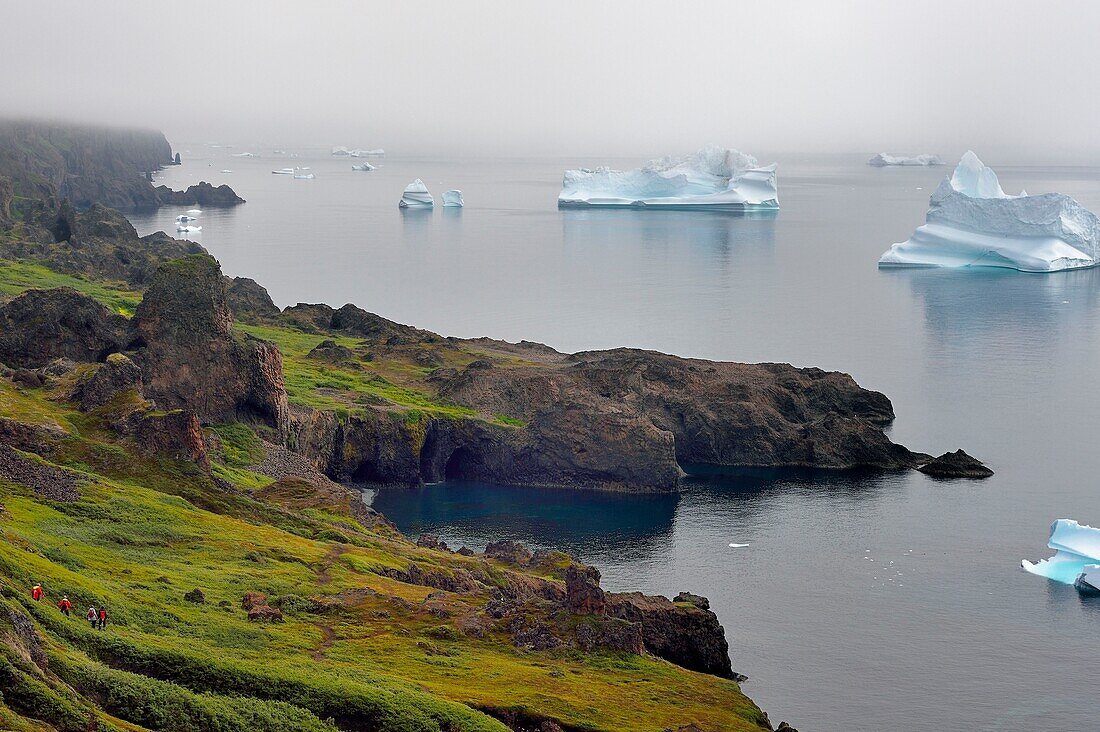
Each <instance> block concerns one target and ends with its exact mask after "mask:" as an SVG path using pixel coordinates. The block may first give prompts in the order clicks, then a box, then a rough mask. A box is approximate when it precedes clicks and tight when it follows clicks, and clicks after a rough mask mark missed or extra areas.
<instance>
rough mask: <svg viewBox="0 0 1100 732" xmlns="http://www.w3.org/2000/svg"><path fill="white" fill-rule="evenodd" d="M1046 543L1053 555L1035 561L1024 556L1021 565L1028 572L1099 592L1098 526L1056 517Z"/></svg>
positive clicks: (1099, 545)
mask: <svg viewBox="0 0 1100 732" xmlns="http://www.w3.org/2000/svg"><path fill="white" fill-rule="evenodd" d="M1047 546H1049V547H1050V548H1051V549H1054V550H1055V553H1054V556H1053V557H1051V558H1050V559H1040V560H1039V561H1038V562H1029V561H1028V560H1026V559H1024V560H1021V561H1020V565H1021V566H1022V567H1023V568H1024V569H1025V570H1027V571H1028V572H1030V573H1031V574H1037V575H1039V576H1040V577H1046V578H1047V579H1052V580H1054V581H1055V582H1061V583H1062V584H1065V585H1074V586H1075V587H1077V589H1078V590H1081V591H1082V592H1086V593H1091V592H1096V591H1100V529H1094V528H1093V527H1091V526H1082V525H1081V524H1079V523H1077V522H1076V521H1074V520H1073V519H1058V520H1057V521H1055V522H1054V523H1053V524H1051V527H1050V541H1048V542H1047Z"/></svg>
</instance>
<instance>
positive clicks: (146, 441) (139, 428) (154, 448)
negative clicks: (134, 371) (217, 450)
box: [134, 409, 210, 468]
mask: <svg viewBox="0 0 1100 732" xmlns="http://www.w3.org/2000/svg"><path fill="white" fill-rule="evenodd" d="M134 440H135V442H137V445H138V447H139V448H140V449H141V450H143V451H144V452H147V453H150V454H156V455H163V456H164V457H168V458H172V459H174V460H186V461H188V462H192V463H196V464H198V465H200V466H202V467H204V468H209V467H210V460H209V458H208V457H207V454H206V441H205V440H204V439H203V434H202V425H201V424H199V418H198V417H197V416H195V413H194V412H190V411H185V410H182V409H177V410H174V411H171V412H166V413H155V412H154V413H150V414H144V415H142V416H141V417H140V419H138V420H137V422H136V424H135V425H134Z"/></svg>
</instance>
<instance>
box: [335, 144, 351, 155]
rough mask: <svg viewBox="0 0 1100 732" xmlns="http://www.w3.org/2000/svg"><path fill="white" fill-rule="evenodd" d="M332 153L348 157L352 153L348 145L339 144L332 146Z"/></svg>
mask: <svg viewBox="0 0 1100 732" xmlns="http://www.w3.org/2000/svg"><path fill="white" fill-rule="evenodd" d="M332 154H333V155H336V156H338V157H347V156H348V155H349V154H350V153H349V152H348V149H347V148H346V147H340V146H337V147H334V148H332Z"/></svg>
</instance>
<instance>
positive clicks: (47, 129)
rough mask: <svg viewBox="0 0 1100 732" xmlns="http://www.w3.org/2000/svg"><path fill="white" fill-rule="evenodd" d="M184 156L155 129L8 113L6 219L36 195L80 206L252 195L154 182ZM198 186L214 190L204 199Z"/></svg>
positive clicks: (1, 183)
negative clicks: (157, 173) (13, 116)
mask: <svg viewBox="0 0 1100 732" xmlns="http://www.w3.org/2000/svg"><path fill="white" fill-rule="evenodd" d="M176 162H178V161H177V160H176V158H174V157H173V155H172V146H171V145H170V144H168V140H167V139H165V137H164V134H163V133H161V132H157V131H155V130H135V129H122V128H115V127H94V126H88V125H75V124H70V123H59V122H46V121H29V120H0V221H3V220H4V219H5V218H8V217H11V216H12V215H13V214H14V215H16V216H18V214H19V212H20V211H21V210H23V209H24V208H25V207H26V206H31V205H34V204H33V202H35V201H53V202H55V203H59V202H60V201H62V200H64V201H68V202H69V203H70V204H71V205H72V206H73V207H74V208H77V209H86V208H89V207H91V206H92V205H93V204H96V203H99V204H102V205H104V206H108V207H111V208H117V209H135V208H155V207H157V206H160V205H164V204H176V203H184V204H187V205H194V204H199V205H214V206H217V205H235V204H237V203H243V202H244V199H242V198H240V197H239V196H237V195H236V194H235V193H234V192H233V191H232V189H230V188H229V187H228V186H221V187H219V188H217V189H215V188H213V187H212V186H210V185H209V184H200V186H205V187H204V188H201V189H200V188H199V187H198V186H192V187H191V188H189V189H188V191H186V192H177V191H172V190H169V189H168V188H167V187H165V186H160V187H156V188H154V186H153V183H152V181H151V180H150V176H149V173H152V172H154V171H156V170H159V169H160V168H161V167H162V166H165V165H174V164H176ZM223 189H224V190H223ZM9 190H10V194H9V193H8V191H9ZM196 192H197V193H207V192H210V193H211V195H210V196H208V197H207V199H206V200H198V199H199V198H201V196H197V195H196ZM5 202H7V203H5ZM9 207H10V208H14V211H11V210H7V209H8V208H9Z"/></svg>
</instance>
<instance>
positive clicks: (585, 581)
mask: <svg viewBox="0 0 1100 732" xmlns="http://www.w3.org/2000/svg"><path fill="white" fill-rule="evenodd" d="M565 597H566V607H567V608H568V609H569V612H571V613H573V614H574V615H602V614H603V613H604V612H605V611H606V610H607V593H605V592H604V591H603V590H602V589H600V571H599V570H598V569H596V568H595V567H585V566H583V565H576V564H574V565H570V566H569V567H567V568H566V570H565Z"/></svg>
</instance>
